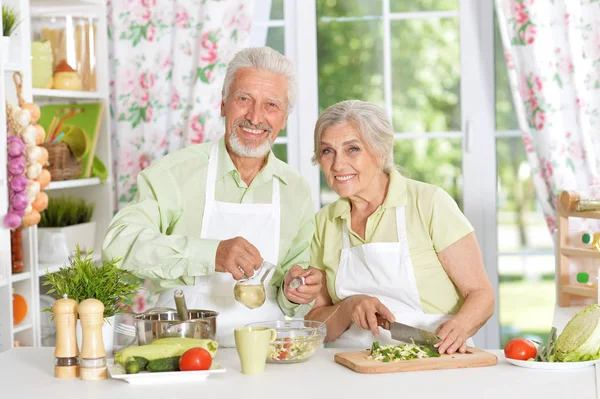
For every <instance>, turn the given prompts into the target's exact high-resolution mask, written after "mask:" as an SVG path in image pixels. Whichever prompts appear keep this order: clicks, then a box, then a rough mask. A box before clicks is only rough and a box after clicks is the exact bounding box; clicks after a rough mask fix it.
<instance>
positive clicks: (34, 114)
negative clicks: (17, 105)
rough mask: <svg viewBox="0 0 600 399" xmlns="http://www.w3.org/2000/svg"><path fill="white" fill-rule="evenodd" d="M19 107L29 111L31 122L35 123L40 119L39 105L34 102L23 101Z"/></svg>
mask: <svg viewBox="0 0 600 399" xmlns="http://www.w3.org/2000/svg"><path fill="white" fill-rule="evenodd" d="M21 109H25V110H27V111H29V114H30V115H31V123H36V122H37V121H38V120H39V119H40V107H38V106H37V105H35V104H34V103H25V104H23V106H22V107H21Z"/></svg>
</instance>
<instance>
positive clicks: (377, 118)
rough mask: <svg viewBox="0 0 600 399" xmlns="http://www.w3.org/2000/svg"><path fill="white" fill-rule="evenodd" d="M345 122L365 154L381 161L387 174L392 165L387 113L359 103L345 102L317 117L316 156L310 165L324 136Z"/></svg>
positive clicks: (392, 140) (391, 132)
mask: <svg viewBox="0 0 600 399" xmlns="http://www.w3.org/2000/svg"><path fill="white" fill-rule="evenodd" d="M344 122H347V123H349V124H351V125H352V126H353V127H354V128H355V129H356V130H358V133H359V134H360V137H361V139H362V141H363V142H364V143H365V145H366V146H367V147H368V150H369V151H370V152H371V153H372V154H373V155H375V157H376V158H377V159H379V160H381V161H382V162H381V166H382V169H383V172H384V173H386V174H389V173H390V172H391V171H392V169H395V165H394V130H393V129H392V124H391V123H390V120H389V119H388V117H387V115H386V113H385V112H384V111H383V109H381V108H380V107H379V106H377V105H375V104H372V103H368V102H365V101H360V100H346V101H342V102H339V103H337V104H334V105H332V106H330V107H328V108H327V109H326V110H325V111H323V113H322V114H321V115H320V116H319V119H318V120H317V123H316V125H315V149H314V150H315V152H314V154H313V157H312V161H313V164H316V163H318V161H319V156H320V154H321V136H322V135H323V132H324V131H325V130H326V129H327V128H329V127H331V126H335V125H340V124H342V123H344Z"/></svg>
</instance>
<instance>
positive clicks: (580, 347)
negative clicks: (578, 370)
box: [554, 303, 600, 362]
mask: <svg viewBox="0 0 600 399" xmlns="http://www.w3.org/2000/svg"><path fill="white" fill-rule="evenodd" d="M599 322H600V306H598V304H596V303H594V304H591V305H589V306H587V307H586V308H585V309H583V310H581V311H580V312H579V313H577V314H576V315H575V316H574V317H573V318H572V319H571V320H570V321H569V322H568V323H567V325H566V326H565V329H564V330H563V331H562V333H560V335H559V336H558V338H557V339H556V345H555V347H554V357H555V358H556V360H557V361H559V362H582V361H588V360H595V359H600V353H599V352H600V323H599Z"/></svg>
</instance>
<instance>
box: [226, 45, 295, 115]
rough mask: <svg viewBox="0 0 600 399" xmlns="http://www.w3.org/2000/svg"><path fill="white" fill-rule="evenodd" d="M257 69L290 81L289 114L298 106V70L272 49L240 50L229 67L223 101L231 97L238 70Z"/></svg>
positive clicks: (251, 48) (253, 48)
mask: <svg viewBox="0 0 600 399" xmlns="http://www.w3.org/2000/svg"><path fill="white" fill-rule="evenodd" d="M242 68H255V69H260V70H264V71H269V72H274V73H278V74H280V75H283V76H285V77H287V79H288V95H287V97H288V98H287V101H288V113H290V112H291V110H292V108H294V105H295V104H296V68H295V66H294V64H293V63H292V61H290V60H289V58H287V57H286V56H284V55H282V54H281V53H279V52H278V51H276V50H273V49H272V48H270V47H249V48H245V49H243V50H240V51H238V52H237V53H236V55H235V56H234V57H233V59H232V60H231V62H230V63H229V65H228V66H227V72H226V73H225V81H224V82H223V91H222V92H221V94H222V95H223V101H225V100H226V99H227V96H228V95H229V88H230V87H231V83H232V82H233V79H234V78H235V73H236V72H237V71H238V69H242Z"/></svg>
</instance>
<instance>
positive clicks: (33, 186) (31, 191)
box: [26, 181, 40, 202]
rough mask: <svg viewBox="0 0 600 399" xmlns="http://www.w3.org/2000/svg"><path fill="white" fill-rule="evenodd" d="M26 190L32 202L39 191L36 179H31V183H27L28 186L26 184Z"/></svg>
mask: <svg viewBox="0 0 600 399" xmlns="http://www.w3.org/2000/svg"><path fill="white" fill-rule="evenodd" d="M26 192H27V197H28V198H29V201H31V202H33V200H34V198H35V196H36V195H37V193H39V192H40V183H38V182H36V181H32V182H31V183H29V186H27V191H26Z"/></svg>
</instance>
